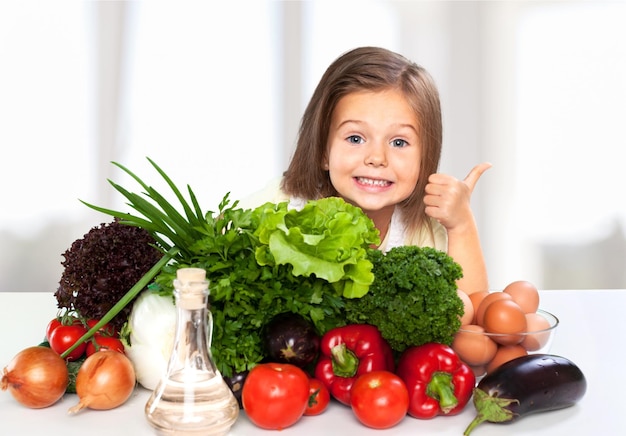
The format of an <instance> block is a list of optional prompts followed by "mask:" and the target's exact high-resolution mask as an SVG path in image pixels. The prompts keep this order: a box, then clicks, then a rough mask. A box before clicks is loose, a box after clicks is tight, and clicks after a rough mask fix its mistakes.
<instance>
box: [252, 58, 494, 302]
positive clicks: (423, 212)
mask: <svg viewBox="0 0 626 436" xmlns="http://www.w3.org/2000/svg"><path fill="white" fill-rule="evenodd" d="M441 142H442V122H441V108H440V102H439V94H438V91H437V88H436V87H435V85H434V82H433V80H432V78H431V77H430V75H429V74H428V73H427V72H426V71H425V70H424V69H423V68H421V67H419V66H418V65H416V64H415V63H413V62H410V61H409V60H407V59H406V58H404V57H403V56H401V55H399V54H397V53H393V52H391V51H388V50H385V49H382V48H376V47H361V48H357V49H354V50H352V51H349V52H347V53H345V54H344V55H342V56H341V57H339V58H338V59H337V60H336V61H335V62H333V63H332V64H331V65H330V66H329V68H328V69H327V70H326V72H325V73H324V75H323V76H322V79H321V80H320V82H319V84H318V86H317V88H316V89H315V91H314V93H313V96H312V98H311V100H310V102H309V104H308V106H307V108H306V110H305V112H304V115H303V117H302V122H301V125H300V131H299V135H298V140H297V146H296V150H295V152H294V155H293V158H292V160H291V163H290V165H289V167H288V169H287V171H286V172H285V173H284V176H283V178H282V180H281V182H280V185H279V186H275V187H273V188H270V189H271V190H272V191H273V193H272V194H271V195H268V190H267V189H266V190H265V191H264V192H263V193H262V194H257V196H255V197H256V198H255V199H256V203H257V204H256V205H258V204H261V203H263V202H265V201H272V202H279V201H285V200H287V199H290V200H291V203H292V205H294V207H298V204H303V202H304V201H306V200H308V199H317V198H323V197H328V196H339V197H342V198H343V199H344V200H346V201H347V202H349V203H351V204H354V205H356V206H359V207H360V208H361V209H362V210H363V211H364V212H365V213H366V214H367V215H368V216H369V217H370V218H371V219H372V221H373V222H374V224H375V226H376V227H377V228H378V230H379V231H380V238H381V241H382V242H381V244H380V246H379V247H378V248H379V249H381V250H383V251H387V250H389V249H391V248H392V247H394V246H399V245H417V246H430V247H434V248H436V249H439V250H442V251H446V252H447V253H448V254H449V255H450V256H451V257H452V258H453V259H454V260H455V261H456V262H457V263H459V264H460V265H461V267H462V268H463V278H462V279H460V280H459V282H458V286H459V289H462V290H464V291H465V292H466V293H473V292H477V291H483V290H488V288H489V286H488V281H487V272H486V267H485V262H484V258H483V254H482V249H481V246H480V240H479V236H478V230H477V227H476V223H475V221H474V215H473V213H472V210H471V207H470V195H471V193H472V190H473V189H474V186H475V184H476V182H477V181H478V179H479V177H480V176H481V174H482V173H483V172H484V171H485V170H487V169H488V168H489V167H490V164H488V163H483V164H480V165H478V166H476V167H474V168H473V169H472V170H471V172H470V173H469V175H468V176H467V178H465V180H462V181H460V180H456V179H455V178H453V177H451V176H448V175H444V174H437V173H436V171H437V168H438V166H439V159H440V156H441ZM259 195H260V196H261V197H259Z"/></svg>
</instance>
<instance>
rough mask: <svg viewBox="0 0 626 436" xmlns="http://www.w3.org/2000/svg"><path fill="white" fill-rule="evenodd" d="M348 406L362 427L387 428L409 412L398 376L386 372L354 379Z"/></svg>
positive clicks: (371, 373)
mask: <svg viewBox="0 0 626 436" xmlns="http://www.w3.org/2000/svg"><path fill="white" fill-rule="evenodd" d="M350 405H351V406H352V411H353V412H354V414H355V415H356V417H357V419H358V420H359V421H361V423H362V424H364V425H366V426H368V427H371V428H375V429H384V428H390V427H393V426H394V425H396V424H398V423H399V422H400V421H402V419H403V418H404V417H405V416H406V414H407V411H408V410H409V392H408V390H407V388H406V385H405V384H404V382H403V381H402V379H401V378H400V377H398V376H397V375H396V374H394V373H392V372H389V371H372V372H368V373H365V374H363V375H361V376H360V377H359V378H357V379H356V381H355V382H354V385H352V390H351V391H350Z"/></svg>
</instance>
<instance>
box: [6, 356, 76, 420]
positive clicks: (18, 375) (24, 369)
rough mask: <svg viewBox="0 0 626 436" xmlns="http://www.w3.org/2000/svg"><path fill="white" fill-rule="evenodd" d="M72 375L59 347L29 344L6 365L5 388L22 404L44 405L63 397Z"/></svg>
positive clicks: (41, 406) (35, 407)
mask: <svg viewBox="0 0 626 436" xmlns="http://www.w3.org/2000/svg"><path fill="white" fill-rule="evenodd" d="M68 383H69V376H68V371H67V365H66V364H65V361H64V360H63V359H61V356H59V355H58V354H57V353H56V352H55V351H53V350H51V349H50V348H47V347H42V346H35V347H29V348H25V349H24V350H22V351H20V352H19V353H17V354H16V355H15V357H14V358H13V359H12V360H11V362H9V364H8V365H7V366H6V367H5V368H4V370H3V375H2V383H1V386H2V390H3V391H4V390H7V389H8V390H9V392H11V395H13V397H14V398H15V399H16V400H17V401H18V402H19V403H20V404H22V405H24V406H26V407H30V408H32V409H41V408H44V407H48V406H51V405H53V404H54V403H56V402H57V401H59V400H60V399H61V397H63V394H64V393H65V389H66V388H67V384H68Z"/></svg>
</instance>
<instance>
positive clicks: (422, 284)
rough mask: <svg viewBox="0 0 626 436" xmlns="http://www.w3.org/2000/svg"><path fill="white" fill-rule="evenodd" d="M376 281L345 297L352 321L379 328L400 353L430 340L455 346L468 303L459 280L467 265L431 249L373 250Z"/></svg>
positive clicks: (347, 316)
mask: <svg viewBox="0 0 626 436" xmlns="http://www.w3.org/2000/svg"><path fill="white" fill-rule="evenodd" d="M368 257H369V259H370V260H371V261H372V263H373V265H374V267H373V270H372V272H373V273H374V277H375V279H374V282H373V283H372V285H371V286H370V288H369V291H368V293H367V294H365V295H364V296H363V297H361V298H353V299H346V300H345V311H346V318H347V320H348V322H350V323H368V324H373V325H375V326H377V327H378V329H379V330H380V332H381V334H382V336H383V337H384V338H385V339H386V340H387V341H388V342H389V344H390V345H391V347H392V348H393V350H394V351H396V352H398V353H401V352H402V351H404V350H405V349H406V348H408V347H410V346H416V345H422V344H425V343H428V342H438V343H442V344H447V345H449V344H451V343H452V339H453V336H454V334H455V333H456V331H457V330H458V329H459V327H460V326H461V321H460V317H461V316H462V315H463V302H462V301H461V299H460V298H459V296H458V295H457V285H456V280H458V279H460V278H461V277H462V276H463V273H462V270H461V266H460V265H459V264H457V263H456V262H455V261H454V260H453V259H452V258H451V257H450V256H448V255H447V254H446V253H444V252H442V251H439V250H436V249H434V248H430V247H415V246H403V247H396V248H393V249H391V250H389V252H387V254H383V253H382V252H381V251H379V250H373V249H372V250H370V251H369V253H368Z"/></svg>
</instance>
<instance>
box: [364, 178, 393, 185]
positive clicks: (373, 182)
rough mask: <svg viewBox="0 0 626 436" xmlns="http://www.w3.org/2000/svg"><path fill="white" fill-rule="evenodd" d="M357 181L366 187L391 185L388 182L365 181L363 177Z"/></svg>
mask: <svg viewBox="0 0 626 436" xmlns="http://www.w3.org/2000/svg"><path fill="white" fill-rule="evenodd" d="M357 180H358V181H359V183H362V184H364V185H370V186H387V185H389V182H388V181H387V180H372V179H365V178H363V177H358V178H357Z"/></svg>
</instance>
